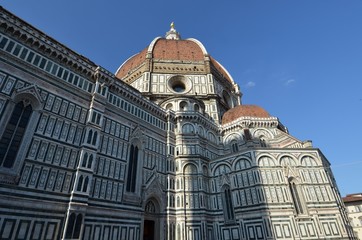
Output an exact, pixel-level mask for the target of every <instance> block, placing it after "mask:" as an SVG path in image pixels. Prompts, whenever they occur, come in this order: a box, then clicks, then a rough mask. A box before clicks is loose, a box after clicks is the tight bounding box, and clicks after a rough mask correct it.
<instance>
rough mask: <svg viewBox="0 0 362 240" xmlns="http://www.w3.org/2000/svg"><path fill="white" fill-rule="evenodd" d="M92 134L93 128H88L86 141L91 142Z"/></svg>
mask: <svg viewBox="0 0 362 240" xmlns="http://www.w3.org/2000/svg"><path fill="white" fill-rule="evenodd" d="M92 136H93V130H92V129H91V130H89V132H88V138H87V143H89V144H90V143H91V142H92Z"/></svg>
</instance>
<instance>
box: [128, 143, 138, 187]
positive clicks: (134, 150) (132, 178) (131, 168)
mask: <svg viewBox="0 0 362 240" xmlns="http://www.w3.org/2000/svg"><path fill="white" fill-rule="evenodd" d="M137 162H138V147H137V146H133V145H131V150H130V154H129V159H128V174H127V185H126V190H127V191H128V192H135V190H136V179H137Z"/></svg>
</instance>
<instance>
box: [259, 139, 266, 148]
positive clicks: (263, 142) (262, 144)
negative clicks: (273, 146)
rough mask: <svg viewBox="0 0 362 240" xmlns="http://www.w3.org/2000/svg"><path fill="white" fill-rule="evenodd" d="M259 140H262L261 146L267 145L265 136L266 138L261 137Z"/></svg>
mask: <svg viewBox="0 0 362 240" xmlns="http://www.w3.org/2000/svg"><path fill="white" fill-rule="evenodd" d="M259 140H260V146H261V147H266V141H265V138H264V137H260V138H259Z"/></svg>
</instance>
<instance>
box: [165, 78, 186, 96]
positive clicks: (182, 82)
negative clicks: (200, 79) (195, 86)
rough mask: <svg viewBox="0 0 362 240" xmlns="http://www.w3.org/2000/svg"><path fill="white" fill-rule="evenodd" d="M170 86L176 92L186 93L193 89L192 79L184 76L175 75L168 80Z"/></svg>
mask: <svg viewBox="0 0 362 240" xmlns="http://www.w3.org/2000/svg"><path fill="white" fill-rule="evenodd" d="M168 87H169V89H170V90H171V91H173V92H175V93H185V92H188V91H190V89H191V81H190V80H189V79H188V78H186V77H184V76H179V75H177V76H173V77H171V78H170V79H169V80H168Z"/></svg>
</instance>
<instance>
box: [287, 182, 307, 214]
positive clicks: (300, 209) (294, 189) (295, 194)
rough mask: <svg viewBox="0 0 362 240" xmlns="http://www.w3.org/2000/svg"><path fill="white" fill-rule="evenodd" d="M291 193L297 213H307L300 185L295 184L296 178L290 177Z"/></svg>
mask: <svg viewBox="0 0 362 240" xmlns="http://www.w3.org/2000/svg"><path fill="white" fill-rule="evenodd" d="M288 184H289V190H290V194H291V195H292V200H293V204H294V208H295V211H296V213H297V214H305V213H306V211H305V207H304V204H303V201H302V196H301V195H300V191H299V187H298V186H297V185H296V184H295V180H294V178H292V177H291V178H289V179H288Z"/></svg>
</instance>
